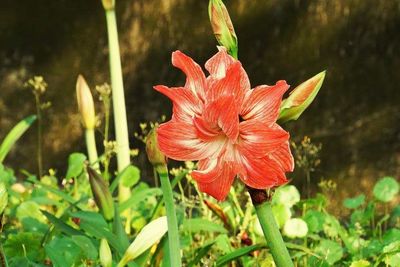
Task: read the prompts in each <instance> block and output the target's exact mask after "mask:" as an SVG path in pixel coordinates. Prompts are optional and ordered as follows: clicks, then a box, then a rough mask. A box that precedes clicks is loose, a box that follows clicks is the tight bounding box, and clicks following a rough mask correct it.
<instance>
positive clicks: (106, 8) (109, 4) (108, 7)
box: [101, 0, 115, 10]
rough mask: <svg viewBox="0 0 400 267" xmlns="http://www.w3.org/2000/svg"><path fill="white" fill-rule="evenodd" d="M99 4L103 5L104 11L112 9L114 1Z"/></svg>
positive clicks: (103, 1) (102, 0) (104, 0)
mask: <svg viewBox="0 0 400 267" xmlns="http://www.w3.org/2000/svg"><path fill="white" fill-rule="evenodd" d="M101 2H102V3H103V7H104V9H105V10H111V9H114V6H115V0H101Z"/></svg>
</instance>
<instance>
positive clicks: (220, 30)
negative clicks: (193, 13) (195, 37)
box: [208, 0, 238, 58]
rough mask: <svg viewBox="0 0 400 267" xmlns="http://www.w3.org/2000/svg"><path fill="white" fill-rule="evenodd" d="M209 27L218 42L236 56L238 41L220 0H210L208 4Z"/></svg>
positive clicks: (226, 11)
mask: <svg viewBox="0 0 400 267" xmlns="http://www.w3.org/2000/svg"><path fill="white" fill-rule="evenodd" d="M208 14H209V16H210V21H211V27H212V29H213V32H214V35H215V38H216V39H217V41H218V43H219V44H220V45H222V46H224V47H225V48H226V49H227V51H228V53H229V54H230V55H231V56H233V57H234V58H237V52H238V41H237V37H236V33H235V29H234V28H233V24H232V21H231V18H230V17H229V13H228V10H227V9H226V6H225V5H224V3H223V2H222V0H210V2H209V5H208Z"/></svg>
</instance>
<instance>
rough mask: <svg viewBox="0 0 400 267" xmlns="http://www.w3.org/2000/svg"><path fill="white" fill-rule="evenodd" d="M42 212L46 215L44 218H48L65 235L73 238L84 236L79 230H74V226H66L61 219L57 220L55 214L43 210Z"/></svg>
mask: <svg viewBox="0 0 400 267" xmlns="http://www.w3.org/2000/svg"><path fill="white" fill-rule="evenodd" d="M41 212H42V213H43V214H44V216H46V218H47V219H48V220H49V221H50V222H51V223H52V224H54V226H55V227H56V228H57V229H59V230H60V231H61V232H63V233H64V234H67V235H70V236H73V235H83V233H82V232H81V231H79V230H76V229H75V228H73V227H72V226H69V225H68V224H66V223H65V222H64V221H62V220H60V219H59V218H57V217H56V216H54V215H53V214H51V213H49V212H47V211H45V210H41Z"/></svg>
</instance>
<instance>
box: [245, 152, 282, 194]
mask: <svg viewBox="0 0 400 267" xmlns="http://www.w3.org/2000/svg"><path fill="white" fill-rule="evenodd" d="M242 163H243V166H244V168H245V169H246V171H247V176H242V175H241V176H240V179H241V180H242V181H243V182H244V183H245V184H246V185H248V186H250V187H253V188H257V189H266V188H271V187H275V186H279V185H282V184H284V183H286V182H287V179H286V176H285V173H284V172H283V171H282V170H281V168H280V166H278V164H277V163H276V162H275V161H273V160H270V159H269V158H268V157H265V158H261V159H258V158H247V157H242Z"/></svg>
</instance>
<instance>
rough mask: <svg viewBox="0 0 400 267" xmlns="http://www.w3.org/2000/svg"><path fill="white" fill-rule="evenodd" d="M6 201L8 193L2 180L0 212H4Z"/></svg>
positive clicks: (0, 186) (0, 183)
mask: <svg viewBox="0 0 400 267" xmlns="http://www.w3.org/2000/svg"><path fill="white" fill-rule="evenodd" d="M7 203H8V193H7V189H6V185H5V184H4V183H3V182H0V214H2V213H3V212H4V209H5V208H6V206H7Z"/></svg>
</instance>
